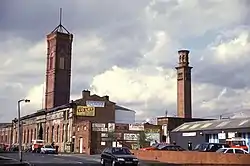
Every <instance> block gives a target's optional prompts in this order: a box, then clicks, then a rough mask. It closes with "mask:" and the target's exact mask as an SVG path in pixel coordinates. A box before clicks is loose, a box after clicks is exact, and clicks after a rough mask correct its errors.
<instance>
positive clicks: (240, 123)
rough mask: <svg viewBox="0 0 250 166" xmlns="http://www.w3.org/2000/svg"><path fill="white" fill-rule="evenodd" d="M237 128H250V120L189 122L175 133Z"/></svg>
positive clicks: (175, 130) (176, 129)
mask: <svg viewBox="0 0 250 166" xmlns="http://www.w3.org/2000/svg"><path fill="white" fill-rule="evenodd" d="M235 128H250V118H239V119H221V120H209V121H197V122H188V123H184V124H182V125H180V126H179V127H177V128H175V129H174V130H173V132H178V131H199V130H216V129H235Z"/></svg>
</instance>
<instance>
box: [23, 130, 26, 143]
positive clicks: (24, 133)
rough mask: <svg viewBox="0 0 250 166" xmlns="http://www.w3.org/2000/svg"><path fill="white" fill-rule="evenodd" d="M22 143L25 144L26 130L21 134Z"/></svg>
mask: <svg viewBox="0 0 250 166" xmlns="http://www.w3.org/2000/svg"><path fill="white" fill-rule="evenodd" d="M22 142H23V143H25V142H26V130H24V132H23V141H22Z"/></svg>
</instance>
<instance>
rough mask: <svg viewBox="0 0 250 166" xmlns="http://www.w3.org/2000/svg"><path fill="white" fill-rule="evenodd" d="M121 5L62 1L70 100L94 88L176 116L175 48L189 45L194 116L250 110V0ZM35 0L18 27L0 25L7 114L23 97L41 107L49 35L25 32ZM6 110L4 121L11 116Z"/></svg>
mask: <svg viewBox="0 0 250 166" xmlns="http://www.w3.org/2000/svg"><path fill="white" fill-rule="evenodd" d="M116 2H117V3H116V5H117V6H114V5H113V4H112V3H110V4H107V3H105V6H102V5H101V7H100V6H98V5H95V3H92V1H91V3H90V2H88V3H87V2H86V3H84V5H80V4H82V3H80V4H79V2H78V3H77V6H78V7H79V6H81V7H79V8H75V7H76V4H73V7H74V10H72V9H71V6H70V4H64V5H67V10H68V12H67V15H68V16H67V17H68V18H70V19H69V24H66V26H67V25H69V26H72V27H71V28H70V29H73V30H74V32H73V33H74V42H73V64H72V68H73V71H72V89H73V90H72V91H73V93H72V95H71V96H72V99H76V98H77V97H78V96H80V95H81V91H82V90H83V89H87V88H89V86H90V85H91V87H92V90H94V92H95V93H97V94H99V95H109V96H110V98H111V99H112V100H113V101H115V102H117V103H118V104H119V103H121V104H125V105H126V106H127V107H132V108H134V109H136V110H137V111H138V112H137V113H138V115H140V116H141V117H143V116H144V117H147V118H148V116H152V115H164V112H165V110H166V108H167V109H169V112H170V114H172V115H173V114H175V112H176V71H175V69H174V67H175V65H176V64H177V60H178V56H177V50H178V49H180V48H182V47H185V48H187V49H189V48H190V49H191V55H190V56H191V57H190V59H191V64H192V65H193V66H194V69H193V73H194V76H193V85H192V88H193V111H194V114H195V116H206V115H208V114H217V113H220V112H221V111H223V110H226V109H231V108H234V109H236V108H237V109H238V108H241V106H242V105H243V108H247V107H250V104H249V102H248V101H247V99H248V98H249V97H250V93H249V86H250V85H249V84H247V82H249V81H248V79H246V78H247V77H246V75H247V74H248V73H247V71H248V66H247V64H248V63H249V61H250V58H249V57H248V55H249V53H250V50H249V48H250V44H249V43H250V42H249V23H246V24H247V25H245V27H244V28H242V25H243V24H244V22H243V21H244V19H246V18H247V15H246V13H247V11H248V8H249V5H248V4H246V3H244V1H242V0H239V1H237V0H231V1H226V0H210V1H205V0H202V1H198V0H177V1H176V0H152V1H151V2H150V3H148V4H146V3H147V1H143V3H141V2H139V1H138V2H135V3H134V5H132V8H131V3H130V2H123V3H120V2H118V1H116ZM51 3H52V2H51ZM30 5H33V6H32V7H30V9H32V11H30V9H27V10H26V11H27V15H25V16H24V17H21V16H20V18H19V23H20V24H19V25H10V24H8V26H9V27H8V28H7V29H8V31H6V29H3V30H2V29H1V28H0V34H4V36H5V39H6V40H4V41H1V42H0V56H1V58H2V61H1V62H0V69H1V70H0V76H1V80H0V85H1V88H0V97H1V98H4V99H6V100H8V104H6V105H7V106H6V109H7V110H9V111H6V112H10V114H11V113H13V111H15V110H16V106H15V104H13V103H16V101H17V100H18V99H19V98H23V97H24V96H26V97H27V98H31V103H30V104H29V105H25V112H26V113H30V112H34V110H37V109H40V108H41V107H42V103H41V102H42V96H43V88H42V85H41V84H42V83H43V82H44V76H45V61H46V50H47V48H46V47H47V46H46V40H45V38H43V39H40V38H39V40H38V39H37V38H36V37H34V38H32V39H30V38H29V37H30V36H25V35H27V34H30V33H31V31H32V30H30V29H28V30H27V31H28V32H26V31H25V32H24V30H20V29H22V28H23V27H25V26H26V25H28V24H27V23H26V21H28V22H32V19H31V18H29V17H28V16H29V15H34V14H33V13H34V12H36V11H35V10H36V9H37V7H38V6H36V5H35V3H34V4H30ZM109 5H110V6H109ZM119 5H120V6H122V7H123V8H122V10H121V9H120V8H119ZM50 6H53V5H50ZM56 6H57V5H54V7H55V8H54V7H53V10H54V11H57V7H56ZM39 8H40V6H39ZM47 10H48V12H46V13H44V14H43V15H39V14H37V20H44V19H42V18H41V19H40V17H43V16H46V17H47V18H51V13H49V10H52V7H51V8H46V11H47ZM42 11H44V10H42ZM39 12H40V11H39ZM39 12H38V13H39ZM114 13H116V14H114ZM46 14H47V15H46ZM48 15H49V16H48ZM38 17H39V18H38ZM6 18H8V19H11V18H9V17H6ZM65 20H67V19H65ZM46 21H48V22H49V23H52V20H49V19H46ZM46 21H45V22H46ZM50 21H51V22H50ZM6 22H8V23H10V22H11V21H8V20H7V21H6ZM39 22H40V21H39ZM17 24H18V23H17ZM23 25H25V26H23ZM33 25H34V27H33V29H34V31H35V30H36V29H39V31H40V29H43V31H45V30H46V29H51V25H52V24H50V25H48V24H46V23H37V24H33ZM45 25H46V27H45ZM42 26H44V27H42ZM16 27H18V29H16ZM67 27H68V26H67ZM24 29H25V28H24ZM26 29H27V27H26ZM32 32H33V31H32ZM8 34H15V35H14V36H13V35H10V36H9V35H8ZM32 34H33V33H32ZM41 34H44V32H41ZM20 36H22V37H20ZM197 50H198V51H199V53H197ZM200 53H201V54H200ZM201 59H202V60H201ZM218 66H220V67H218ZM225 67H226V68H225ZM212 69H213V70H212ZM209 70H212V71H213V73H211V72H210V73H209ZM216 70H217V71H216ZM225 70H226V71H225ZM229 71H230V72H232V73H231V74H229V75H230V76H231V77H232V79H233V80H230V81H233V82H234V84H237V85H238V87H237V89H236V88H234V87H231V86H229V85H228V84H227V83H228V80H227V81H225V80H223V77H228V76H227V74H228V72H229ZM233 71H235V72H237V78H236V77H233V76H232V75H234V72H233ZM196 73H198V74H196ZM197 75H199V76H197ZM235 75H236V74H235ZM215 76H216V77H215ZM201 78H203V80H202V81H200V80H201ZM237 80H240V81H237ZM241 82H244V83H245V84H244V85H241ZM232 84H233V83H232ZM243 87H244V88H243ZM225 89H226V90H225ZM4 102H6V101H4ZM4 104H5V103H4ZM152 110H153V111H152ZM7 114H8V113H6V115H4V116H3V118H4V117H7V118H4V119H8V118H9V119H10V118H13V116H12V115H9V114H8V115H7ZM0 120H2V119H0Z"/></svg>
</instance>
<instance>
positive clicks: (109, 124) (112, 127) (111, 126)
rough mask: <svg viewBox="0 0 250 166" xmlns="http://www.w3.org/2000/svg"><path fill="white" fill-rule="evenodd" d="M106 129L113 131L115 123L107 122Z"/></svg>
mask: <svg viewBox="0 0 250 166" xmlns="http://www.w3.org/2000/svg"><path fill="white" fill-rule="evenodd" d="M108 131H109V132H114V131H115V123H108Z"/></svg>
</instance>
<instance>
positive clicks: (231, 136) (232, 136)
mask: <svg viewBox="0 0 250 166" xmlns="http://www.w3.org/2000/svg"><path fill="white" fill-rule="evenodd" d="M227 134H228V136H227V137H228V138H234V137H235V132H228V133H227Z"/></svg>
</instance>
